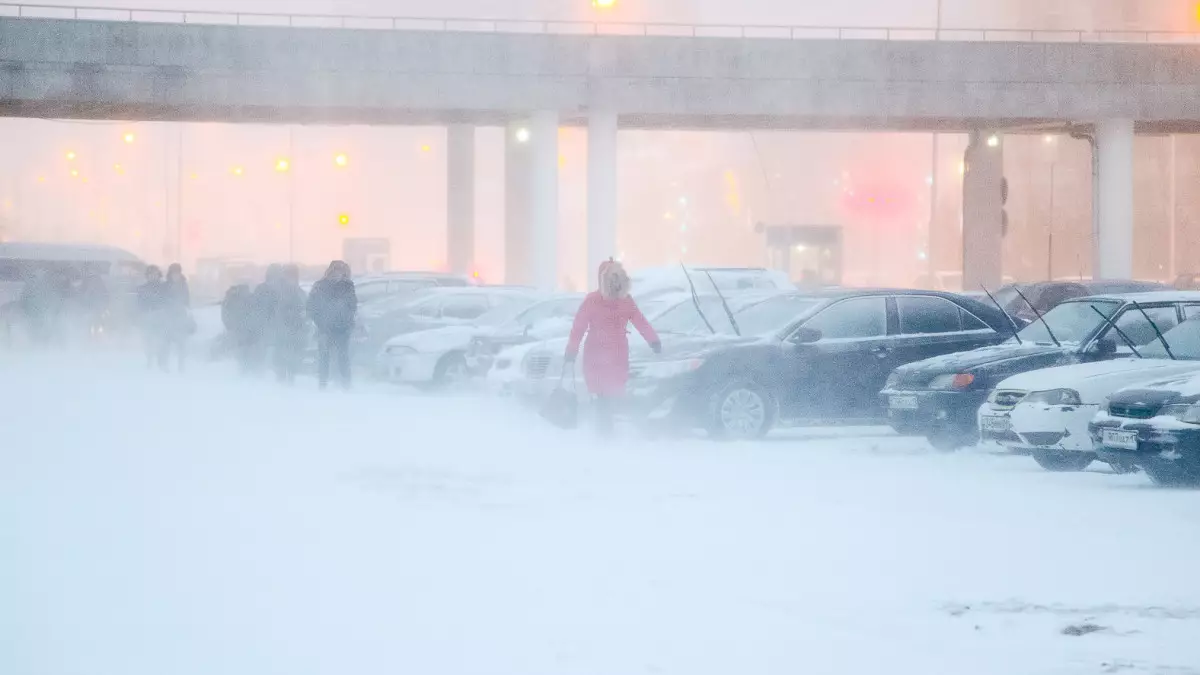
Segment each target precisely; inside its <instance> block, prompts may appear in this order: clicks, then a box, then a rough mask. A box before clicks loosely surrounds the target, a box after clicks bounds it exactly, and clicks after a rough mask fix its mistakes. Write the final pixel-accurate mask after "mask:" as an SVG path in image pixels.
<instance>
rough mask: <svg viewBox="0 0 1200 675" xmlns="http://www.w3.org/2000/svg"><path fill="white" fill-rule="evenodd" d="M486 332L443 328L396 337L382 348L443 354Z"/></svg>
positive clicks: (470, 328) (450, 327) (466, 327)
mask: <svg viewBox="0 0 1200 675" xmlns="http://www.w3.org/2000/svg"><path fill="white" fill-rule="evenodd" d="M487 332H488V329H486V328H481V327H479V326H443V327H442V328H431V329H429V330H423V331H417V332H415V333H405V334H403V335H397V336H396V337H394V338H391V339H390V340H388V341H387V342H386V343H384V346H385V347H397V346H399V347H410V348H412V349H415V350H417V351H419V352H433V351H440V352H445V351H450V350H452V349H456V348H460V347H462V348H465V347H466V346H467V345H468V344H470V342H471V338H473V337H475V336H477V335H483V334H486V333H487Z"/></svg>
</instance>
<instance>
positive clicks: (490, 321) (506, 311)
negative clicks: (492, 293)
mask: <svg viewBox="0 0 1200 675" xmlns="http://www.w3.org/2000/svg"><path fill="white" fill-rule="evenodd" d="M492 301H493V302H496V303H500V306H499V307H496V308H494V309H491V310H488V311H487V312H484V313H483V314H480V315H479V318H478V319H475V320H474V321H472V322H471V323H473V324H475V325H477V326H499V325H501V324H504V323H508V322H509V321H512V320H514V319H515V318H517V316H518V315H519V314H521V313H522V312H524V311H525V310H527V309H529V308H530V307H529V300H528V299H527V298H522V297H515V296H514V297H509V296H504V297H499V298H493V299H492Z"/></svg>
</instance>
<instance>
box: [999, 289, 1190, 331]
mask: <svg viewBox="0 0 1200 675" xmlns="http://www.w3.org/2000/svg"><path fill="white" fill-rule="evenodd" d="M1167 288H1168V287H1167V286H1165V285H1163V284H1160V283H1157V282H1153V281H1128V280H1122V279H1116V280H1103V279H1101V280H1098V281H1093V280H1091V279H1066V280H1062V279H1059V280H1055V281H1038V282H1034V283H1020V284H1012V285H1010V286H1002V287H1001V288H1000V289H999V290H998V291H996V293H995V295H996V299H997V300H998V301H999V302H1000V304H1001V306H1003V307H1004V311H1006V312H1008V314H1009V315H1010V316H1013V317H1015V318H1017V319H1020V320H1022V321H1024V322H1025V323H1030V322H1032V321H1034V320H1035V319H1036V318H1037V314H1038V313H1041V314H1045V313H1046V312H1048V311H1050V310H1051V309H1054V307H1055V306H1057V305H1059V304H1060V303H1063V302H1066V301H1067V300H1071V299H1073V298H1083V297H1087V296H1090V295H1116V294H1119V293H1149V292H1152V291H1162V290H1167ZM1017 290H1020V293H1017ZM1021 295H1024V296H1025V297H1024V298H1022V297H1021ZM1026 299H1028V300H1029V303H1032V304H1033V309H1036V310H1037V312H1034V311H1033V309H1031V308H1030V307H1029V303H1027V302H1025V300H1026Z"/></svg>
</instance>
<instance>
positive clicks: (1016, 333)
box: [979, 284, 1025, 345]
mask: <svg viewBox="0 0 1200 675" xmlns="http://www.w3.org/2000/svg"><path fill="white" fill-rule="evenodd" d="M979 287H980V288H982V289H983V292H984V293H987V296H988V298H990V299H991V301H992V304H994V305H996V309H998V310H1000V313H1001V314H1003V315H1004V318H1006V319H1008V323H1009V324H1010V325H1011V326H1012V329H1013V337H1015V338H1016V339H1017V344H1019V345H1023V344H1025V343H1024V342H1022V341H1021V335H1020V333H1021V329H1020V328H1017V322H1016V321H1013V318H1012V317H1011V316H1009V314H1008V312H1006V311H1004V307H1003V306H1002V305H1001V304H1000V301H999V300H997V299H996V296H994V295H992V292H991V291H989V290H988V289H987V286H984V285H983V284H979Z"/></svg>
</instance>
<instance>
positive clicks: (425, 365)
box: [377, 294, 583, 386]
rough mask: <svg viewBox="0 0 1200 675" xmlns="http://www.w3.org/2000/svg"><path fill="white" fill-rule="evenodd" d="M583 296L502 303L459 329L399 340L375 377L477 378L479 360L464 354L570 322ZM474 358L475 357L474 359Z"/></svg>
mask: <svg viewBox="0 0 1200 675" xmlns="http://www.w3.org/2000/svg"><path fill="white" fill-rule="evenodd" d="M582 301H583V296H582V295H577V294H576V295H567V296H557V297H554V298H550V299H547V300H542V301H540V302H533V303H532V304H525V303H522V302H514V303H506V304H503V305H501V306H499V307H497V308H496V309H493V310H491V311H489V312H487V313H485V314H483V315H481V316H480V317H479V318H478V319H476V320H474V321H471V322H469V323H467V324H463V325H454V326H444V327H442V328H433V329H430V330H424V331H419V332H416V333H405V334H403V335H397V336H396V337H394V338H392V339H390V340H388V341H387V342H386V343H385V344H384V346H383V349H382V350H381V351H380V353H379V356H378V367H377V372H378V374H379V375H381V376H382V377H384V378H386V379H388V380H390V381H392V382H404V383H408V384H417V385H432V386H438V385H443V384H448V383H452V382H455V381H459V380H463V379H466V378H467V377H468V376H470V375H472V374H475V372H476V371H474V370H473V369H472V367H471V366H472V365H476V367H478V365H477V364H478V359H476V360H475V361H473V362H469V361H468V358H467V357H468V351H469V350H470V348H471V347H472V346H473V345H476V344H478V343H479V341H480V340H482V339H484V338H486V337H487V336H489V335H492V334H497V333H498V334H501V335H514V334H516V335H528V334H529V333H530V332H531V331H532V330H534V329H535V327H536V326H537V325H538V324H539V323H541V322H543V321H554V320H555V319H557V320H559V321H561V320H562V317H564V316H565V317H568V321H569V317H572V316H574V315H575V311H576V310H577V309H579V304H580V303H581V302H582ZM476 357H478V355H476Z"/></svg>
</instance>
